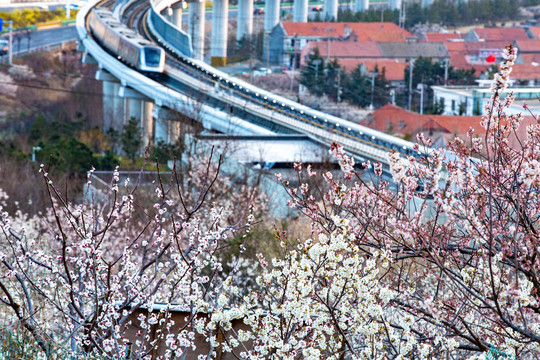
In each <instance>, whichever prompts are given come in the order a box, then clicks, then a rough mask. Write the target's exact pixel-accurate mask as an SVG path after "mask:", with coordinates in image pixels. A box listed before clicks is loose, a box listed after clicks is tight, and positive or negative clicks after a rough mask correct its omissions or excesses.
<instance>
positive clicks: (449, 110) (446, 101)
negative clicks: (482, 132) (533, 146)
mask: <svg viewBox="0 0 540 360" xmlns="http://www.w3.org/2000/svg"><path fill="white" fill-rule="evenodd" d="M512 74H513V73H512ZM490 82H491V81H490V80H486V81H485V83H486V84H487V85H489V83H490ZM481 83H482V82H481ZM431 89H432V90H433V97H434V99H435V101H440V102H442V104H443V105H444V111H443V114H444V115H469V116H470V115H479V114H482V113H483V111H484V107H485V104H486V103H488V102H489V101H491V96H492V95H493V94H492V92H491V88H490V87H489V86H432V87H431ZM509 91H512V92H513V94H514V96H515V98H516V100H515V101H514V104H513V105H512V106H511V107H510V108H509V109H507V110H506V113H507V114H518V113H523V105H524V104H530V105H528V106H529V107H534V106H535V104H534V102H536V101H537V99H538V97H540V87H514V86H512V87H511V89H510V90H509ZM503 97H504V95H503Z"/></svg>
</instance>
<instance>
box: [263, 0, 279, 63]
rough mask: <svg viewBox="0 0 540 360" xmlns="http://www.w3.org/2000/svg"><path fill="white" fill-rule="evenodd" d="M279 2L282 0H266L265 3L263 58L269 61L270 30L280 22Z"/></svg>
mask: <svg viewBox="0 0 540 360" xmlns="http://www.w3.org/2000/svg"><path fill="white" fill-rule="evenodd" d="M279 2H280V0H266V1H265V5H264V10H265V13H264V37H263V57H264V59H263V60H264V61H266V62H267V63H269V62H270V32H272V30H273V29H274V27H275V26H276V25H277V24H278V23H279Z"/></svg>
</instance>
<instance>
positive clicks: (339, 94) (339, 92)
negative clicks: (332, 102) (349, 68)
mask: <svg viewBox="0 0 540 360" xmlns="http://www.w3.org/2000/svg"><path fill="white" fill-rule="evenodd" d="M337 95H338V96H337V102H338V103H340V102H341V69H338V91H337Z"/></svg>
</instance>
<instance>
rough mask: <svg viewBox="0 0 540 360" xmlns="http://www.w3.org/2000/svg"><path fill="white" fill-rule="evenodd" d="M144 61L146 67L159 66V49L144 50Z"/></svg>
mask: <svg viewBox="0 0 540 360" xmlns="http://www.w3.org/2000/svg"><path fill="white" fill-rule="evenodd" d="M144 60H145V62H146V65H147V66H159V62H160V61H161V51H159V49H152V48H145V49H144Z"/></svg>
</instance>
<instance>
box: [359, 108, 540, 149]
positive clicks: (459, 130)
mask: <svg viewBox="0 0 540 360" xmlns="http://www.w3.org/2000/svg"><path fill="white" fill-rule="evenodd" d="M521 111H522V112H523V111H524V110H523V109H521ZM524 115H525V117H524V119H523V122H522V123H521V126H520V127H519V128H518V129H516V131H515V133H514V134H511V136H510V139H509V140H510V142H509V144H510V146H513V147H514V148H519V147H520V146H521V143H522V141H523V140H524V139H525V138H526V136H527V126H528V125H530V124H535V123H536V119H535V118H534V117H533V116H530V115H527V114H526V113H524ZM481 120H482V116H458V115H420V114H417V113H414V112H412V111H409V110H405V109H403V108H400V107H398V106H395V105H389V104H388V105H385V106H383V107H381V108H380V109H378V110H376V111H375V112H374V113H372V114H369V115H368V116H367V117H365V118H364V119H363V120H362V121H360V124H362V125H365V126H368V127H370V128H372V129H377V130H380V131H384V132H386V133H389V134H392V135H395V136H399V137H401V138H405V139H409V140H412V141H415V140H416V135H418V134H419V133H423V134H424V135H425V136H426V137H428V138H431V139H432V140H433V144H434V146H435V147H438V148H441V147H445V146H447V145H448V143H449V142H450V141H452V140H453V139H455V138H456V137H459V138H461V139H463V140H466V139H467V138H468V135H467V133H468V132H469V129H472V130H473V132H474V134H475V135H476V136H484V134H485V133H486V131H485V129H484V127H483V126H482V125H480V122H481ZM518 139H519V140H518Z"/></svg>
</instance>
